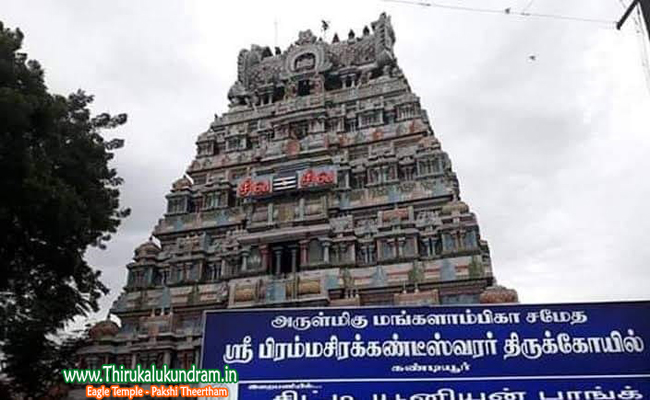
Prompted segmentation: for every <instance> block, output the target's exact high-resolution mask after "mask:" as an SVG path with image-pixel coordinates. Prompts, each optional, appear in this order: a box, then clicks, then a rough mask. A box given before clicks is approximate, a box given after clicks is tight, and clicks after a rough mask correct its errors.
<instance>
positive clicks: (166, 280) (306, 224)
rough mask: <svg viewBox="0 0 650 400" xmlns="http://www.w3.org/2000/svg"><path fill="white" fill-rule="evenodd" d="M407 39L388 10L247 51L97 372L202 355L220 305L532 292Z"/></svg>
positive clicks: (93, 346) (127, 293) (92, 357)
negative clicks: (425, 95) (506, 265)
mask: <svg viewBox="0 0 650 400" xmlns="http://www.w3.org/2000/svg"><path fill="white" fill-rule="evenodd" d="M394 44H395V33H394V31H393V28H392V26H391V21H390V17H388V16H387V15H385V14H382V15H380V16H379V19H377V20H376V21H374V22H372V23H371V24H370V26H369V27H365V28H363V30H362V33H360V34H359V35H355V33H354V32H353V31H350V33H349V34H348V36H347V38H342V39H340V38H339V37H338V36H337V35H334V37H333V38H332V40H331V41H330V40H327V41H326V40H323V39H322V38H318V37H316V36H314V35H313V34H312V32H311V31H304V32H300V33H299V35H298V40H297V41H296V42H295V43H293V44H291V45H290V46H289V47H288V48H287V49H285V50H281V49H279V48H275V49H273V50H272V49H271V48H269V47H263V46H257V45H253V46H252V47H251V48H250V49H249V50H242V51H241V52H240V53H239V56H238V58H237V81H236V82H235V83H234V84H233V85H232V87H231V88H230V90H229V92H228V99H229V101H230V105H229V108H228V111H227V112H225V113H224V114H222V115H220V116H215V119H214V121H212V123H211V124H210V126H209V128H208V129H207V130H206V131H205V132H203V133H201V134H199V135H198V139H197V140H196V156H195V158H194V160H192V161H191V163H190V165H189V167H188V168H187V171H186V172H185V173H184V174H183V176H182V177H181V178H180V179H178V180H177V181H176V182H174V183H173V185H172V186H171V190H170V192H169V194H167V196H166V201H167V212H166V213H165V215H164V216H163V217H162V218H161V219H160V220H159V221H158V223H157V225H156V226H155V228H154V229H153V233H152V237H151V239H150V240H149V241H147V242H146V243H144V244H142V245H140V246H138V247H137V248H136V249H135V255H134V258H133V262H131V263H129V264H128V265H127V266H126V268H127V272H128V278H127V283H126V286H125V287H124V288H123V292H122V293H121V294H120V296H119V298H118V299H117V300H116V301H115V303H114V304H113V307H112V309H111V313H112V314H114V315H115V316H117V317H119V319H120V320H121V326H118V325H117V324H115V323H114V322H112V321H111V320H106V321H103V322H100V323H99V324H97V325H95V326H94V327H93V328H92V329H91V330H90V339H89V343H88V346H87V347H86V348H84V349H83V350H82V351H81V352H80V361H81V364H82V367H83V368H100V367H101V365H102V364H110V363H115V364H118V365H124V366H126V367H127V368H133V367H134V366H135V365H136V364H142V365H150V364H151V363H155V364H157V365H158V366H161V365H162V364H167V365H170V366H172V367H173V368H187V367H189V366H190V365H191V364H198V362H199V360H198V358H199V354H200V346H201V335H202V317H203V312H204V311H205V310H214V309H223V308H264V307H323V306H378V305H438V304H441V305H450V304H477V303H507V302H517V294H516V292H515V291H514V290H509V289H505V288H503V287H500V286H496V283H495V278H494V274H493V270H492V263H491V259H490V251H489V248H488V244H487V242H486V241H485V240H484V239H483V238H482V236H481V233H480V230H479V226H478V222H477V218H476V215H475V214H474V213H473V212H471V210H470V207H469V206H468V205H467V204H466V203H464V202H463V201H461V197H460V190H459V184H458V179H457V177H456V174H455V173H454V171H453V169H452V164H451V161H450V159H449V156H448V155H447V153H445V152H444V151H443V150H442V148H441V144H440V142H439V140H438V139H437V138H436V136H435V134H434V131H433V129H432V127H431V124H430V121H429V118H428V116H427V113H426V111H425V110H423V109H422V108H421V106H420V98H419V97H418V96H417V95H416V94H415V93H413V92H412V91H411V87H410V86H409V83H408V81H407V79H406V77H405V76H404V73H403V72H402V69H401V68H400V66H399V65H398V63H397V59H396V57H395V54H394V52H393V46H394ZM161 201H162V199H161Z"/></svg>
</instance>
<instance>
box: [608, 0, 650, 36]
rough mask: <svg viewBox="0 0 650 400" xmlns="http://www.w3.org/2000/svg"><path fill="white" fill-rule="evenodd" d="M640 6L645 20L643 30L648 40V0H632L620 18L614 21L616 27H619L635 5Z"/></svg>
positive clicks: (649, 29)
mask: <svg viewBox="0 0 650 400" xmlns="http://www.w3.org/2000/svg"><path fill="white" fill-rule="evenodd" d="M637 6H638V7H641V14H642V15H643V19H644V20H645V30H646V32H647V33H648V40H650V0H634V1H632V3H630V6H629V7H628V8H627V10H625V13H623V16H622V17H621V19H620V20H619V21H618V22H617V23H616V29H619V30H620V29H621V27H622V26H623V24H624V23H625V21H627V18H628V17H629V16H630V14H632V11H634V8H635V7H637Z"/></svg>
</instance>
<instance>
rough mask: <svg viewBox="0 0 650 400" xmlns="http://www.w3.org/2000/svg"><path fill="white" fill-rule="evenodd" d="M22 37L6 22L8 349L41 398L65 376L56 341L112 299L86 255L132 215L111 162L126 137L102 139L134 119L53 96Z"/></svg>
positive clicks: (2, 71)
mask: <svg viewBox="0 0 650 400" xmlns="http://www.w3.org/2000/svg"><path fill="white" fill-rule="evenodd" d="M22 41H23V34H22V33H21V31H20V30H19V29H15V30H11V29H7V28H5V27H4V25H3V24H2V23H1V22H0V184H1V185H2V186H1V190H2V194H0V346H1V352H2V353H4V358H5V360H4V362H5V369H4V371H3V372H4V373H5V374H7V375H8V376H9V378H10V387H11V388H12V390H16V391H21V392H23V393H25V394H27V395H31V396H37V395H39V394H41V393H43V391H44V390H46V389H47V387H48V386H49V385H51V384H52V383H53V382H56V380H57V379H58V378H59V377H58V376H55V374H56V369H57V368H60V365H59V364H60V361H61V360H57V357H60V354H62V353H61V349H62V346H61V342H60V341H57V340H55V335H56V334H57V333H60V331H61V329H63V328H64V326H65V324H66V323H67V322H69V321H71V320H72V319H73V318H74V317H75V316H78V315H87V314H88V313H89V312H91V311H97V310H98V299H99V298H100V297H101V296H102V295H104V294H106V293H108V289H107V288H106V286H105V285H104V284H102V282H101V281H100V279H99V277H100V273H99V271H96V270H95V269H93V268H92V266H90V265H88V263H87V262H86V261H85V260H84V252H85V251H86V249H87V248H88V247H89V246H98V247H100V248H104V244H103V243H104V242H106V241H107V240H109V239H110V235H111V233H114V232H115V231H116V229H117V227H118V226H119V224H120V222H121V220H122V218H124V217H126V216H127V215H128V213H129V210H128V209H122V208H120V204H119V190H118V188H119V186H120V184H121V183H122V179H121V178H120V177H119V176H118V175H117V172H116V170H115V169H114V168H111V167H110V166H109V165H108V164H109V161H110V160H111V159H112V158H113V155H114V153H113V152H114V150H116V149H118V148H120V147H121V146H122V145H123V141H122V140H119V139H113V140H110V141H109V140H105V139H104V138H103V137H102V135H101V133H102V132H103V131H104V130H105V129H110V128H115V127H117V126H120V125H122V124H124V123H125V122H126V115H125V114H119V115H115V116H111V115H109V114H99V115H96V116H93V115H92V113H91V111H90V110H89V105H90V104H91V102H92V101H93V97H92V96H89V95H87V94H85V93H84V92H83V91H81V90H79V91H77V92H76V93H73V94H71V95H69V96H67V97H64V96H60V95H56V94H51V93H49V92H48V89H47V87H46V85H45V82H44V72H43V69H42V68H41V66H40V64H39V63H38V62H37V61H34V60H28V59H27V56H26V54H24V53H21V52H20V48H21V45H22ZM64 353H65V352H64ZM0 356H2V355H1V354H0ZM69 358H70V359H72V358H71V357H69ZM64 361H65V360H64ZM66 362H70V361H69V360H68V361H66ZM53 365H57V368H54V367H53Z"/></svg>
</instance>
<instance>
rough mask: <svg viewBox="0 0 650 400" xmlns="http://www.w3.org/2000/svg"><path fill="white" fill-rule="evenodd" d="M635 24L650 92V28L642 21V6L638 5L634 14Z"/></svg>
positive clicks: (642, 64)
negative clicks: (649, 50)
mask: <svg viewBox="0 0 650 400" xmlns="http://www.w3.org/2000/svg"><path fill="white" fill-rule="evenodd" d="M634 26H635V27H636V29H635V31H636V35H637V38H638V41H639V47H641V66H642V68H643V74H644V75H645V80H646V85H647V86H648V92H650V61H649V60H650V57H648V45H647V43H646V37H649V36H648V31H647V30H646V29H648V28H647V27H646V26H645V24H644V23H643V22H642V15H641V7H639V6H637V8H636V14H635V15H634Z"/></svg>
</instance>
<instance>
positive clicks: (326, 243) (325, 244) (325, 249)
mask: <svg viewBox="0 0 650 400" xmlns="http://www.w3.org/2000/svg"><path fill="white" fill-rule="evenodd" d="M331 244H332V243H331V242H330V241H329V240H327V241H323V262H324V263H325V264H329V263H330V245H331Z"/></svg>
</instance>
